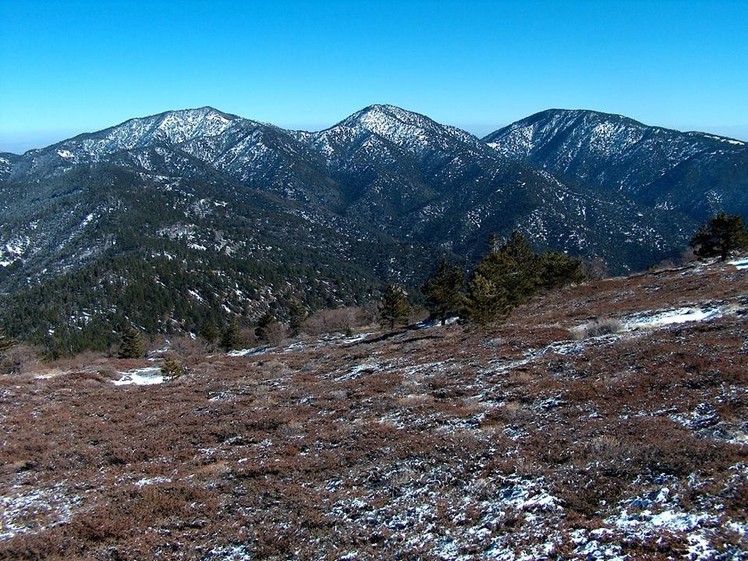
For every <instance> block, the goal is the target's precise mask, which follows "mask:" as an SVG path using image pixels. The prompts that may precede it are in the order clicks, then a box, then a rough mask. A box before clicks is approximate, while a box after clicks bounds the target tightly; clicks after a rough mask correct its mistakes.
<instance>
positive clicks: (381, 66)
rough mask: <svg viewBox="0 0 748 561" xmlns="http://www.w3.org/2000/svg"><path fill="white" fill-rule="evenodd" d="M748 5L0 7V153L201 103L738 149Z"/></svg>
mask: <svg viewBox="0 0 748 561" xmlns="http://www.w3.org/2000/svg"><path fill="white" fill-rule="evenodd" d="M746 21H748V2H744V1H737V0H723V1H720V2H712V1H707V0H678V1H676V0H658V1H655V2H652V1H651V0H648V1H644V0H629V1H628V2H620V1H619V0H618V1H612V0H598V1H596V2H591V1H589V2H588V1H580V2H568V1H560V0H526V1H523V2H511V1H500V0H490V1H489V0H473V1H470V0H468V1H464V0H463V1H456V0H440V1H428V0H400V1H393V0H370V1H369V2H365V3H364V2H349V1H343V0H327V1H325V2H314V1H311V0H277V1H275V2H272V3H270V2H259V1H258V2H255V1H239V0H214V1H212V2H208V1H207V0H184V1H183V2H172V1H168V0H151V1H150V2H147V3H145V2H137V1H135V0H110V1H108V2H98V1H97V2H94V1H92V0H68V1H66V2H58V1H55V0H37V1H36V2H20V1H6V2H0V25H1V26H2V29H3V33H2V34H1V35H0V49H1V50H2V52H3V54H4V56H3V57H2V58H1V59H0V72H1V73H2V75H3V77H4V79H3V80H2V81H0V151H10V152H15V153H19V152H23V151H25V150H28V149H31V148H40V147H44V146H47V145H49V144H52V143H54V142H56V141H59V140H64V139H66V138H69V137H72V136H74V135H76V134H80V133H83V132H94V131H97V130H101V129H103V128H106V127H110V126H114V125H117V124H119V123H121V122H123V121H125V120H127V119H130V118H135V117H145V116H148V115H153V114H156V113H161V112H164V111H168V110H176V109H186V108H193V107H200V106H204V105H210V106H212V107H215V108H216V109H219V110H221V111H225V112H228V113H234V114H237V115H240V116H242V117H246V118H248V119H254V120H258V121H263V122H269V123H273V124H275V125H278V126H281V127H284V128H290V129H306V130H319V129H322V128H326V127H329V126H332V125H334V124H335V123H337V122H339V121H340V120H342V119H344V118H346V117H347V116H348V115H350V114H352V113H354V112H355V111H358V110H360V109H362V108H364V107H366V106H367V105H371V104H372V103H390V104H393V105H397V106H399V107H402V108H404V109H407V110H410V111H415V112H418V113H422V114H424V115H427V116H428V117H430V118H432V119H434V120H436V121H438V122H440V123H444V124H449V125H453V126H457V127H460V128H463V129H465V130H467V131H469V132H471V133H473V134H475V135H477V136H484V135H485V134H488V133H489V132H492V131H494V130H496V129H498V128H501V127H502V126H505V125H507V124H509V123H511V122H513V121H515V120H518V119H522V118H524V117H527V116H529V115H531V114H533V113H536V112H538V111H542V110H545V109H550V108H569V109H577V108H585V109H592V110H595V111H602V112H606V113H615V114H620V115H625V116H627V117H630V118H632V119H635V120H637V121H641V122H642V123H644V124H647V125H653V126H661V127H666V128H673V129H677V130H682V131H687V130H698V131H703V132H709V133H714V134H721V135H724V136H729V137H733V138H738V139H741V140H748V73H746V72H745V69H744V65H745V60H748V42H746V41H745V38H744V37H745V33H744V27H745V22H746Z"/></svg>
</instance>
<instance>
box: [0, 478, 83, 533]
mask: <svg viewBox="0 0 748 561" xmlns="http://www.w3.org/2000/svg"><path fill="white" fill-rule="evenodd" d="M19 490H20V491H21V492H19V493H15V492H16V491H19ZM23 491H26V492H23ZM79 502H80V499H79V498H78V497H73V496H70V495H69V493H67V492H66V490H65V489H63V488H62V486H61V485H56V486H55V487H52V488H50V489H34V490H27V489H24V488H20V487H14V488H13V489H8V490H5V491H3V496H0V540H6V539H9V538H12V537H13V536H15V535H18V534H25V533H29V532H38V531H40V530H43V529H45V528H49V527H51V526H57V525H59V524H66V523H68V522H70V519H71V518H72V509H73V507H74V506H76V505H77V504H79Z"/></svg>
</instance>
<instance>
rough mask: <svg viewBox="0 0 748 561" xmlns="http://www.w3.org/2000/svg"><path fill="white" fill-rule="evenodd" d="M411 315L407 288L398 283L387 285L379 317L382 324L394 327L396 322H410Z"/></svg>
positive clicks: (403, 323)
mask: <svg viewBox="0 0 748 561" xmlns="http://www.w3.org/2000/svg"><path fill="white" fill-rule="evenodd" d="M409 315H410V305H409V304H408V295H407V294H406V292H405V290H403V288H402V287H400V286H398V285H396V284H389V285H387V286H386V287H385V288H384V292H383V293H382V301H381V302H380V304H379V318H380V322H381V323H382V325H387V324H389V328H390V329H394V328H395V324H396V323H400V324H402V325H405V324H407V323H408V316H409Z"/></svg>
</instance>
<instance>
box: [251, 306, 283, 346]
mask: <svg viewBox="0 0 748 561" xmlns="http://www.w3.org/2000/svg"><path fill="white" fill-rule="evenodd" d="M277 323H278V320H277V319H275V316H274V315H273V313H272V312H271V311H270V310H268V311H267V312H265V313H264V314H262V316H260V319H258V320H257V327H256V328H255V336H257V338H258V339H259V340H260V341H262V342H264V343H267V342H269V339H270V337H269V335H270V332H271V330H272V328H273V326H274V325H275V324H277Z"/></svg>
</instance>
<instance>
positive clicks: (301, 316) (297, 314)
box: [288, 298, 307, 337]
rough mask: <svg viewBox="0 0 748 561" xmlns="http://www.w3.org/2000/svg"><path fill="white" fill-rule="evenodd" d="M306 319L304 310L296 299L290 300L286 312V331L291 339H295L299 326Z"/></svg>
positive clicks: (299, 329)
mask: <svg viewBox="0 0 748 561" xmlns="http://www.w3.org/2000/svg"><path fill="white" fill-rule="evenodd" d="M306 318H307V311H306V308H305V307H304V306H303V305H302V304H301V302H299V301H298V300H297V299H295V298H294V299H293V300H291V305H290V307H289V310H288V330H289V335H291V337H296V336H297V335H298V334H299V331H301V325H302V324H303V323H304V320H305V319H306Z"/></svg>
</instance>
